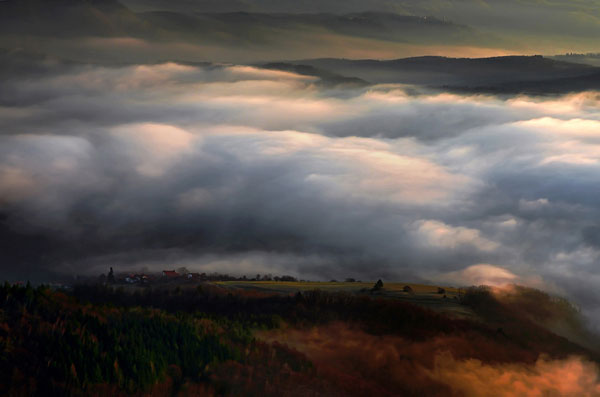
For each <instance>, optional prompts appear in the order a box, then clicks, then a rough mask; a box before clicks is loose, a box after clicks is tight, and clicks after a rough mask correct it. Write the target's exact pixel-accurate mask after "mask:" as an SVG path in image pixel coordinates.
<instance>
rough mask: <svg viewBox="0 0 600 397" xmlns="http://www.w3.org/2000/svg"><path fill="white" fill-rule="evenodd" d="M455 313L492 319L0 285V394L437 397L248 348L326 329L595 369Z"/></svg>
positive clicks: (519, 333) (539, 336) (530, 326)
mask: <svg viewBox="0 0 600 397" xmlns="http://www.w3.org/2000/svg"><path fill="white" fill-rule="evenodd" d="M462 301H463V302H464V303H465V304H467V305H469V306H470V307H472V308H474V310H476V311H482V312H490V313H491V312H492V311H494V310H495V311H496V312H498V313H500V314H498V315H496V316H490V317H489V319H488V321H486V322H482V321H477V320H467V319H457V318H451V317H448V316H446V315H443V314H438V313H435V312H432V311H430V310H427V309H424V308H421V307H418V306H416V305H413V304H410V303H406V302H400V301H396V300H393V299H386V298H381V297H376V298H374V297H372V296H368V295H351V294H345V293H324V292H321V291H318V290H317V291H307V292H303V293H296V294H293V295H279V294H266V293H262V292H256V291H244V290H231V289H227V288H223V287H219V286H216V285H212V284H209V283H203V284H201V285H198V286H189V288H181V287H177V288H166V287H163V288H151V287H147V288H139V287H135V288H127V289H124V288H118V287H114V286H107V285H101V284H99V285H81V286H75V287H74V288H73V290H72V291H69V292H68V293H66V292H62V291H53V290H51V289H49V288H46V287H43V286H42V287H37V288H33V287H31V286H29V285H27V286H14V285H9V284H4V285H3V286H1V287H0V376H1V377H2V379H0V394H1V395H100V394H104V393H107V392H110V393H111V394H115V395H119V394H158V395H163V394H169V393H173V394H177V393H183V394H194V393H195V394H200V395H307V394H309V395H340V394H341V395H360V394H361V393H364V392H365V391H366V390H375V389H376V390H378V393H379V394H381V395H397V393H400V392H401V393H402V394H403V395H431V393H433V392H434V391H435V390H446V389H444V387H442V386H440V385H439V384H436V383H435V382H432V381H431V380H423V381H422V382H421V383H419V382H417V383H415V382H409V381H408V378H407V383H406V385H404V383H400V384H393V383H389V384H386V383H385V381H384V380H380V381H377V382H375V383H373V379H372V377H369V376H366V375H361V376H360V377H358V378H357V377H354V378H348V375H344V374H342V373H340V372H339V371H338V372H336V370H335V368H333V369H332V368H330V369H328V370H324V369H323V368H321V367H319V366H318V365H317V367H315V365H314V363H312V362H311V361H310V360H309V359H308V358H307V356H305V355H303V354H301V353H299V352H297V351H295V350H293V349H290V348H288V347H286V346H283V345H280V344H278V343H276V342H274V343H267V342H262V341H260V340H257V339H255V337H254V335H255V332H256V331H258V330H264V332H282V333H285V332H286V331H285V330H286V329H296V330H305V329H310V328H311V327H320V326H327V324H344V327H348V328H349V329H356V330H360V332H364V333H366V334H365V335H373V336H374V337H376V338H402V340H406V341H407V343H414V344H415V345H419V346H423V345H427V344H430V345H431V346H432V347H431V349H432V351H437V349H439V348H443V350H444V351H448V352H450V353H451V354H452V356H453V357H455V358H456V359H466V358H475V359H478V360H481V361H482V362H485V363H499V362H506V363H514V362H520V363H527V364H531V363H535V361H536V360H537V359H538V357H539V355H540V354H541V353H544V354H546V355H549V356H550V357H553V358H563V357H567V356H569V355H571V354H578V355H582V356H586V357H588V358H589V359H596V360H597V359H598V358H597V357H595V356H594V354H593V353H590V352H589V351H587V350H585V349H583V348H581V347H579V346H578V345H576V344H574V343H571V342H569V341H568V340H567V339H565V338H562V337H559V336H557V335H554V334H553V333H551V332H549V331H547V330H546V329H544V328H542V327H540V326H539V325H536V323H535V322H533V321H529V320H528V319H526V318H524V317H522V316H516V317H515V316H511V314H510V313H509V312H507V311H503V310H504V309H502V308H500V307H499V306H498V305H501V306H502V304H501V303H499V302H497V301H496V300H495V298H494V296H493V295H492V294H491V293H490V292H489V291H488V290H486V289H470V290H467V291H466V293H465V294H464V295H463V297H462ZM269 330H271V331H269ZM357 332H358V331H357ZM440 341H444V342H440ZM440 343H441V344H442V345H441V347H440V346H437V345H436V344H440ZM372 354H373V356H374V357H375V356H376V355H377V352H372ZM411 354H412V355H411ZM415 354H416V353H410V352H406V356H405V357H403V358H401V359H402V360H405V361H406V362H407V363H409V364H407V365H413V364H414V365H416V363H418V364H419V366H421V367H424V368H427V367H430V366H432V365H433V359H434V357H433V356H432V355H431V354H423V355H415ZM368 360H369V358H368V357H365V362H369V361H368ZM410 363H413V364H410ZM361 365H362V364H361ZM365 376H366V377H365ZM375 378H377V377H375ZM381 378H382V379H385V377H381ZM423 379H425V378H423ZM349 385H363V386H362V387H363V388H362V389H361V388H360V387H358V386H356V387H354V388H353V387H349ZM403 385H404V386H403ZM399 388H400V389H399ZM342 391H343V392H342Z"/></svg>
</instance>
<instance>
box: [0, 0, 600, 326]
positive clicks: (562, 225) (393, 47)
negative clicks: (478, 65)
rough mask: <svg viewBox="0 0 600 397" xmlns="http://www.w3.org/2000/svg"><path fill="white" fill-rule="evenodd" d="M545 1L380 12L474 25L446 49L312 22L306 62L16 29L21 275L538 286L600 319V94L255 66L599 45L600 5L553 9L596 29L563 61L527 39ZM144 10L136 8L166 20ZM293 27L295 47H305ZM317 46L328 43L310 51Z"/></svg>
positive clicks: (3, 204)
mask: <svg viewBox="0 0 600 397" xmlns="http://www.w3.org/2000/svg"><path fill="white" fill-rule="evenodd" d="M28 1H29V0H28ZM31 1H33V0H31ZM109 3H111V4H112V2H109ZM296 3H297V2H283V1H282V2H266V1H264V2H260V1H255V2H252V1H249V2H244V3H243V6H244V7H242V6H239V7H238V8H237V10H246V8H248V10H251V11H260V12H263V13H264V12H266V11H271V12H274V13H275V12H277V13H281V12H288V13H298V12H307V11H313V9H312V8H311V9H310V10H307V9H302V8H298V7H297V6H296V5H295V4H296ZM533 3H534V2H531V1H529V2H528V1H510V2H487V3H485V2H471V1H468V0H463V1H454V2H450V1H446V2H444V1H440V2H400V1H397V2H395V1H385V2H384V1H380V2H374V3H372V4H374V5H373V6H372V7H373V9H372V11H379V12H381V11H386V12H397V13H401V12H403V11H402V10H405V13H406V14H408V15H415V14H416V12H417V11H419V10H421V11H422V10H425V11H427V14H426V15H431V14H434V11H435V10H445V11H444V12H443V13H438V14H437V15H435V16H436V18H446V16H453V17H456V18H457V19H456V21H457V22H456V23H454V22H452V23H450V24H449V25H447V24H446V22H443V23H441V25H440V22H439V21H440V20H437V22H435V21H434V22H433V24H434V25H435V26H436V27H435V29H438V28H439V26H441V28H440V29H442V30H443V31H446V30H444V29H451V30H452V31H455V32H460V34H459V35H458V36H457V38H450V39H448V38H445V37H444V35H443V34H442V33H440V31H438V30H435V29H434V30H431V29H433V28H431V26H429V23H431V20H430V22H423V21H424V20H422V21H421V22H419V23H418V24H417V25H418V26H417V28H415V29H416V30H414V31H413V30H411V32H413V33H412V34H413V36H414V37H417V36H419V32H420V31H421V30H419V29H421V28H422V24H425V25H424V26H426V30H427V29H429V30H427V31H428V32H429V34H430V36H429V37H428V38H427V39H423V38H420V39H418V40H417V39H414V40H415V41H410V40H409V41H402V40H400V39H397V38H394V39H389V40H388V39H385V37H384V38H382V37H381V36H373V33H372V32H373V31H372V30H369V29H370V28H369V29H366V30H364V32H363V33H361V35H362V36H361V35H355V34H354V33H352V32H353V31H352V30H350V31H348V30H347V29H348V27H347V25H345V23H346V22H347V21H345V20H344V21H345V22H343V23H341V24H340V27H339V28H336V29H338V31H337V33H336V35H337V36H332V34H331V31H325V30H323V29H324V28H323V27H322V26H321V27H319V28H318V29H317V28H314V26H317V27H318V26H320V25H319V23H321V22H315V21H314V20H312V19H310V20H306V21H304V22H303V23H306V24H308V25H310V26H313V28H311V29H309V31H308V33H307V34H306V36H301V37H300V38H297V39H296V40H295V41H294V42H293V45H290V47H289V51H286V49H285V48H286V46H287V44H289V42H288V41H286V40H288V39H287V38H285V37H287V36H285V35H283V36H282V37H283V38H276V37H270V36H269V37H267V38H266V39H265V40H264V41H262V42H259V44H256V43H255V42H253V41H252V40H249V41H248V42H243V41H239V37H241V36H243V35H244V34H246V33H247V34H248V35H249V36H250V37H255V36H252V35H256V34H257V33H256V31H255V30H252V31H251V32H246V31H244V29H245V28H246V27H248V26H251V27H252V29H255V28H256V26H259V27H262V28H264V29H265V31H264V32H263V33H264V34H267V35H270V34H272V32H271V30H269V29H271V27H272V26H265V25H263V24H264V21H263V20H262V19H259V22H253V24H250V25H244V24H242V25H240V26H242V28H240V29H241V31H237V32H236V33H235V35H234V36H231V37H233V38H231V37H228V38H227V40H225V41H222V40H221V39H218V40H217V39H214V40H213V39H211V40H213V41H212V44H211V45H210V46H209V47H206V45H205V44H202V43H201V44H195V40H196V38H195V37H197V36H194V35H191V36H185V35H183V33H177V35H174V33H172V32H173V30H170V31H169V32H171V33H168V32H167V31H166V30H165V29H164V28H160V29H158V30H156V31H158V32H159V34H158V33H157V34H158V36H156V37H154V36H153V37H154V38H151V35H150V34H149V33H148V32H147V31H145V33H143V34H141V33H140V34H137V33H136V34H137V36H136V34H134V33H132V32H131V31H119V30H118V29H117V30H116V31H115V30H110V29H109V30H108V33H107V31H104V30H102V29H99V30H96V31H94V32H92V33H93V34H92V33H90V31H88V30H86V29H88V28H87V27H85V28H81V27H80V28H81V29H83V30H77V29H75V28H73V29H74V30H73V31H68V32H67V31H63V32H61V34H62V36H61V37H59V35H58V33H57V31H56V30H53V29H55V27H53V26H52V24H51V23H50V22H48V23H49V25H48V26H49V27H48V30H47V31H46V32H45V33H44V34H42V33H40V32H34V33H31V31H27V30H25V31H21V32H18V29H17V28H14V27H12V28H10V29H13V30H12V31H10V32H9V31H5V32H4V34H3V35H2V36H0V47H2V48H4V50H3V52H2V53H1V55H2V57H3V58H2V59H3V60H4V61H5V62H3V63H4V66H2V67H1V68H0V84H1V89H0V248H1V249H0V252H1V253H2V254H1V255H2V258H1V263H2V265H1V266H2V270H3V273H4V274H5V276H6V277H8V278H10V279H13V280H17V279H42V280H43V279H44V278H48V277H51V275H53V274H57V273H62V274H68V275H74V274H100V273H105V272H106V271H107V269H108V268H109V267H110V266H112V267H115V268H116V269H123V270H125V269H135V270H137V269H148V270H152V271H159V270H163V269H165V268H169V269H172V268H178V267H180V266H185V267H187V268H189V269H194V270H197V271H205V272H212V271H218V272H221V273H231V274H236V275H243V274H246V275H254V274H256V273H260V274H266V273H272V274H273V275H276V274H291V275H295V276H297V277H300V278H306V279H315V280H329V279H332V278H336V279H344V278H347V277H353V278H356V279H362V280H376V279H378V278H383V279H385V280H406V281H407V282H408V281H417V282H432V283H445V284H450V285H470V284H491V285H502V284H506V283H520V284H524V285H529V286H533V287H536V288H542V289H545V290H548V291H552V292H555V293H557V294H561V295H565V296H568V297H569V298H571V299H572V300H573V301H574V302H575V303H577V304H579V305H581V306H582V307H583V309H584V311H585V312H586V313H587V314H588V315H590V316H592V317H593V316H597V315H598V314H600V290H599V289H598V288H597V287H598V285H600V275H599V274H598V272H597V270H596V269H597V263H598V260H599V259H600V258H599V257H600V237H599V235H600V223H599V222H598V220H599V219H600V204H599V202H598V200H597V197H598V195H599V193H600V183H599V182H600V181H599V175H600V163H599V161H598V160H599V158H600V135H599V131H600V113H599V112H598V107H599V105H600V94H598V92H597V91H591V90H590V91H587V90H578V91H576V92H568V93H562V94H556V95H536V96H534V95H527V94H514V95H498V94H494V93H485V92H481V91H477V92H476V91H472V92H468V91H456V90H451V89H444V88H443V87H441V88H440V87H437V88H435V87H431V86H428V85H427V84H425V85H409V84H401V83H379V84H369V83H365V84H347V85H346V84H341V85H340V84H326V83H325V82H323V81H322V80H320V79H319V78H318V77H315V76H312V75H307V74H297V73H294V72H289V71H282V70H275V69H266V68H262V67H260V64H259V63H258V61H270V60H277V59H299V58H301V57H319V56H324V55H326V54H330V55H329V56H344V57H351V58H367V57H370V56H375V57H377V54H376V53H375V52H374V48H375V49H378V50H381V51H382V54H384V56H382V57H383V58H393V57H397V58H399V57H402V56H408V55H411V53H410V52H409V53H407V52H406V51H405V50H406V48H408V47H411V48H413V49H414V48H418V49H419V50H418V51H417V52H419V53H421V52H424V51H429V50H431V49H432V48H433V47H440V48H442V47H443V48H444V54H446V55H449V56H451V55H453V54H454V55H456V56H466V55H468V54H470V53H468V54H467V53H466V52H465V48H467V47H469V48H471V47H472V46H476V47H477V48H479V49H482V48H492V47H493V48H495V49H496V50H494V51H498V52H502V53H504V52H507V53H508V52H511V51H516V50H513V49H512V48H513V47H510V46H506V47H505V45H506V43H510V40H512V38H510V37H511V34H513V31H514V30H515V29H522V30H523V31H525V30H527V29H530V30H531V32H529V33H527V34H526V35H525V36H524V38H525V39H526V41H527V42H528V43H529V44H527V48H525V50H524V51H523V53H526V54H528V53H530V52H529V51H530V49H531V48H533V50H532V53H540V52H542V51H537V50H538V48H535V47H531V48H530V47H529V46H531V45H532V43H534V42H535V37H538V38H540V40H539V43H540V47H539V49H541V50H544V51H549V53H552V54H554V53H559V52H560V51H562V50H563V49H564V47H563V44H564V43H570V42H571V40H572V39H573V38H574V37H578V38H580V43H587V42H588V41H587V40H588V39H590V38H591V37H593V35H594V34H596V33H597V31H596V30H595V29H597V28H598V26H597V23H596V20H595V18H596V17H597V16H598V13H597V8H598V7H597V5H596V4H595V2H592V1H587V2H586V1H577V2H573V1H571V2H558V1H546V2H535V5H536V10H537V11H536V12H539V13H540V15H541V16H543V17H544V18H548V19H547V20H553V19H552V18H558V16H561V21H567V22H568V21H571V19H573V18H575V19H577V18H583V19H585V23H584V24H583V25H572V24H571V23H570V22H568V24H569V26H571V27H570V28H569V29H567V30H566V31H565V33H564V36H562V37H563V39H564V40H562V39H561V40H560V41H559V42H558V43H557V46H556V48H555V49H556V51H550V50H552V49H553V48H551V47H548V46H549V43H550V41H551V40H550V39H548V37H550V36H549V35H550V33H549V32H547V31H546V30H544V29H546V28H544V27H540V28H539V29H538V28H536V27H532V26H529V27H527V26H526V25H527V24H525V23H523V21H522V20H521V17H522V16H523V15H522V14H520V11H519V12H517V11H514V10H521V9H527V10H531V9H532V8H531V7H533ZM27 4H29V3H27ZM31 4H34V3H31ZM86 4H87V3H86ZM126 4H127V5H129V6H130V7H132V9H134V10H137V11H139V10H141V9H146V10H147V9H151V8H153V7H157V5H156V4H158V3H156V2H145V3H144V4H141V3H139V2H137V1H136V2H134V1H130V2H127V3H126ZM169 4H171V3H169ZM176 4H178V7H176V11H178V12H180V13H181V14H180V15H188V14H189V15H192V14H191V9H190V7H192V6H191V5H190V4H191V3H190V2H181V3H176ZM211 4H212V5H211ZM224 4H229V3H226V2H219V3H218V7H221V6H223V7H224ZM307 4H309V3H307ZM319 4H320V6H319V7H322V9H321V8H319V9H315V10H314V11H315V12H317V11H319V12H334V11H335V12H337V13H345V12H359V11H364V10H363V8H364V7H365V4H366V3H365V2H357V1H355V2H344V3H343V4H344V7H342V8H339V9H338V8H336V7H334V4H335V5H339V4H340V3H339V2H336V3H334V2H319ZM369 4H371V3H369ZM196 5H197V6H198V7H200V6H203V7H204V6H206V7H204V8H202V9H200V11H204V12H206V11H231V10H229V9H226V10H221V9H219V10H216V9H214V8H210V7H217V3H215V2H213V3H209V2H198V3H194V7H196ZM32 7H33V6H32ZM111 7H112V6H111ZM119 7H120V6H119ZM135 7H138V8H137V9H136V8H135ZM144 7H145V8H144ZM269 7H271V8H269ZM286 7H290V8H289V9H288V8H286ZM369 7H371V5H369ZM419 7H420V8H419ZM465 7H466V8H465ZM486 7H487V8H486ZM33 8H35V7H33ZM464 9H468V10H471V11H472V13H467V14H464V15H463V12H462V11H460V10H464ZM483 9H492V10H496V11H494V12H490V14H488V18H489V19H490V20H492V19H494V20H497V21H500V20H501V19H502V18H504V19H502V20H506V21H508V22H506V23H504V22H502V23H501V22H498V26H496V25H490V29H489V31H488V32H486V33H485V34H486V35H489V40H488V39H486V40H487V41H485V40H484V41H485V43H483V42H479V41H477V42H469V40H470V39H469V40H467V39H464V38H463V36H461V35H463V34H464V33H465V32H472V31H474V30H470V29H475V30H477V31H479V30H480V29H482V27H483V24H482V23H481V22H479V25H478V23H477V21H478V19H479V17H478V15H480V14H479V13H482V12H483V11H482V10H483ZM119 10H120V11H119V12H125V11H123V10H122V9H121V8H119ZM425 11H422V12H423V13H425ZM446 11H447V12H446ZM451 11H452V12H451ZM19 12H22V11H19ZM75 12H76V13H79V12H81V11H80V10H79V9H77V10H76V11H75ZM110 12H112V11H110ZM127 12H129V11H127ZM430 12H431V13H430ZM588 12H589V13H588ZM28 15H29V14H28ZM61 15H65V14H61ZM120 15H121V14H120ZM122 15H125V14H122ZM127 15H129V14H127ZM136 15H137V14H136ZM402 15H405V14H402ZM419 15H422V14H419ZM459 16H462V17H461V18H458V17H459ZM229 17H230V16H229ZM229 17H227V18H229ZM562 17H564V19H562ZM69 18H71V17H69ZM136 18H137V17H136ZM211 18H213V17H211ZM244 18H246V17H244ZM295 18H296V17H295ZM302 18H303V17H301V18H300V22H302V21H303V20H302ZM328 18H329V17H328ZM386 18H387V17H386ZM419 18H420V17H419ZM448 18H449V17H448ZM69 20H70V19H69ZM210 20H211V21H213V22H214V20H213V19H210ZM329 20H330V19H326V21H329ZM386 20H387V19H386ZM285 21H288V22H289V20H285ZM285 21H284V22H285ZM295 21H296V22H295V23H300V22H298V20H295ZM394 21H396V19H394ZM410 21H412V22H411V23H413V22H414V20H412V19H411V20H410ZM213 22H211V23H213ZM284 22H281V21H279V22H278V23H282V25H281V26H282V27H281V26H280V27H279V28H278V29H283V30H282V31H285V32H287V31H288V30H287V26H288V25H286V23H287V22H285V23H284ZM567 22H564V23H567ZM244 23H245V22H244ZM257 23H258V25H257ZM353 23H354V22H353ZM386 23H387V22H386ZM394 23H396V22H394ZM403 23H404V22H402V24H403ZM448 23H449V22H448ZM219 24H220V25H219ZM219 24H217V23H216V22H214V25H210V26H213V28H214V29H215V30H212V31H211V32H213V33H214V35H215V37H221V36H220V33H219V32H224V31H226V32H231V31H232V30H231V29H233V28H232V26H233V25H231V24H232V22H231V20H230V19H225V20H220V22H219ZM402 24H401V25H402ZM367 25H369V23H367ZM467 25H468V26H467ZM513 25H514V26H513ZM115 26H116V25H114V24H111V25H110V27H111V29H112V28H115ZM177 26H181V25H180V24H179V25H177ZM218 26H221V27H218ZM223 26H225V27H223ZM353 26H354V25H353ZM376 26H380V25H376ZM394 26H395V25H394ZM402 26H404V25H402ZM411 26H412V25H411ZM80 28H78V29H80ZM213 28H211V29H213ZM413 28H414V26H413V27H411V29H413ZM492 28H493V29H492ZM6 29H8V28H6ZM10 29H9V30H10ZM14 29H17V30H14ZM28 29H29V28H28ZM30 29H33V28H30ZM115 29H116V28H115ZM394 29H395V28H394ZM402 29H404V27H403V28H402ZM402 29H400V31H402ZM456 29H458V30H456ZM465 29H466V30H465ZM375 30H377V29H375ZM392 30H393V29H392ZM156 31H155V32H156ZM556 31H558V29H556ZM82 32H83V33H82ZM111 32H112V33H115V32H116V33H115V34H112V33H111ZM165 32H167V33H165ZM215 32H217V33H219V34H217V33H215ZM340 32H341V33H340ZM415 32H416V33H415ZM138 33H139V32H138ZM500 33H502V34H504V35H505V36H507V37H508V39H505V38H498V37H497V35H499V34H500ZM186 34H187V33H186ZM194 34H196V33H194ZM551 34H556V33H555V32H554V33H551ZM124 35H125V36H124ZM170 35H171V36H170ZM319 35H320V36H319ZM184 36H185V39H182V37H184ZM384 36H385V35H384ZM413 36H410V37H413ZM168 37H170V38H171V39H167V38H168ZM315 37H317V38H319V37H320V38H321V39H322V40H319V42H320V46H317V47H315V48H313V47H312V43H313V42H314V40H315ZM486 37H488V36H486ZM596 37H597V36H596ZM532 38H533V39H532ZM169 40H174V41H169ZM220 40H221V41H220ZM302 40H307V41H306V42H305V43H302ZM311 40H313V41H311ZM411 40H412V39H411ZM419 40H420V41H419ZM478 40H479V39H478ZM573 40H574V39H573ZM590 42H591V41H590ZM173 43H176V44H173ZM356 43H360V44H361V45H362V46H363V47H361V46H358V47H356V46H354V44H356ZM369 43H370V44H372V43H380V44H381V47H372V46H371V45H370V44H369ZM482 43H483V44H482ZM490 43H491V44H490ZM34 44H35V45H34ZM581 45H582V46H583V44H581ZM178 46H179V47H178ZM494 46H495V47H494ZM140 48H141V49H140ZM253 48H254V49H256V50H257V51H253V50H251V49H253ZM457 48H460V49H458V50H457ZM515 48H516V47H515ZM205 50H206V51H205ZM559 50H560V51H559ZM586 50H590V51H592V50H593V48H592V47H590V48H587V49H586ZM475 52H477V51H475ZM186 54H187V55H186ZM190 54H193V55H190ZM240 54H241V55H240ZM244 54H246V55H244ZM273 54H276V56H274V57H271V56H272V55H273ZM379 55H381V54H379ZM496 55H497V54H496ZM186 57H188V58H186ZM186 60H187V61H186ZM190 60H195V61H200V60H204V61H205V63H200V62H189V61H190ZM333 72H335V71H333Z"/></svg>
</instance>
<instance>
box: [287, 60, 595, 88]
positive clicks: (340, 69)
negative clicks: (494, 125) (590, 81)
mask: <svg viewBox="0 0 600 397" xmlns="http://www.w3.org/2000/svg"><path fill="white" fill-rule="evenodd" d="M301 66H304V67H312V68H315V70H319V71H326V72H328V73H335V74H337V75H339V76H345V77H354V78H359V79H361V80H364V81H367V82H370V83H374V84H388V83H395V84H415V85H426V86H431V87H444V88H449V87H450V88H451V87H460V88H461V89H465V90H468V89H470V88H477V89H478V90H484V87H492V88H493V87H500V86H501V85H505V86H506V87H509V85H510V84H513V86H512V87H513V88H511V90H510V91H511V92H514V91H515V89H517V88H518V84H519V83H521V84H524V83H525V82H531V84H533V83H534V82H548V81H554V80H559V79H574V80H573V81H575V80H577V81H583V82H584V81H585V79H586V78H593V76H595V75H596V74H597V73H600V68H597V67H594V66H591V65H585V64H579V63H571V62H565V61H557V60H553V59H550V58H546V57H542V56H540V55H535V56H505V57H491V58H447V57H439V56H424V57H413V58H402V59H395V60H373V59H365V60H350V59H333V58H322V59H305V60H298V61H290V62H283V63H280V64H279V68H281V69H285V70H291V69H293V68H296V69H298V68H300V67H301ZM306 70H309V69H306ZM321 73H322V72H321ZM583 85H584V84H582V83H579V85H578V87H579V88H583ZM495 89H497V90H499V88H495Z"/></svg>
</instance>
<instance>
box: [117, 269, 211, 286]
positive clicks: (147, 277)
mask: <svg viewBox="0 0 600 397" xmlns="http://www.w3.org/2000/svg"><path fill="white" fill-rule="evenodd" d="M206 280H208V277H207V276H206V274H204V273H202V274H200V273H178V272H176V271H175V270H163V271H162V272H161V273H160V274H136V273H128V274H121V275H119V276H117V277H115V279H114V282H116V283H126V284H151V283H159V282H168V281H206Z"/></svg>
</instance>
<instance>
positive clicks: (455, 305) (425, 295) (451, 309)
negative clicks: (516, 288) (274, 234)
mask: <svg viewBox="0 0 600 397" xmlns="http://www.w3.org/2000/svg"><path fill="white" fill-rule="evenodd" d="M215 284H217V285H220V286H222V287H226V288H232V289H245V290H254V291H262V292H273V293H279V294H294V293H296V292H302V291H311V290H321V291H326V292H347V293H352V294H366V295H369V296H374V297H383V298H389V299H398V300H402V301H406V302H410V303H414V304H416V305H419V306H423V307H427V308H429V309H432V310H435V311H438V312H443V313H447V314H450V315H453V316H458V317H469V318H473V317H475V314H474V313H473V312H472V311H471V310H470V309H468V308H467V307H465V306H464V305H461V304H460V303H459V302H458V294H459V289H458V288H454V287H443V286H437V285H424V284H407V283H398V282H390V283H384V287H383V289H382V290H380V291H378V292H375V293H371V292H370V290H371V288H372V287H373V285H374V284H375V282H352V283H350V282H318V281H309V282H282V281H218V282H215ZM406 286H409V287H410V288H411V289H412V292H405V291H404V288H405V287H406ZM439 287H442V288H444V290H445V293H443V294H440V293H438V288H439Z"/></svg>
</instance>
